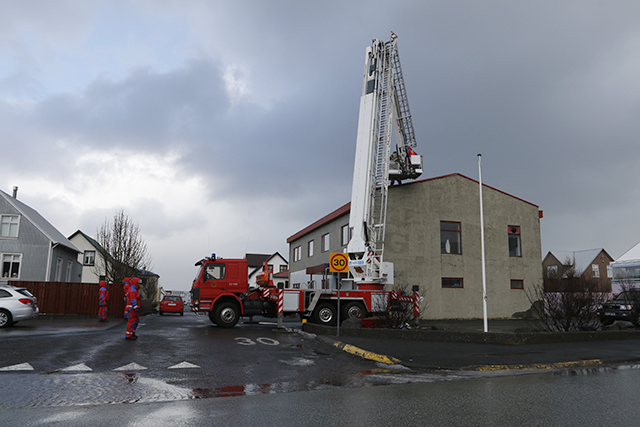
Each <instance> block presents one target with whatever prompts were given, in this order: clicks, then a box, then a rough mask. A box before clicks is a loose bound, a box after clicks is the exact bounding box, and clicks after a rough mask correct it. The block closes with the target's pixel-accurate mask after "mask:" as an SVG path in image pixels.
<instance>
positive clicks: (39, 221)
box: [0, 190, 80, 252]
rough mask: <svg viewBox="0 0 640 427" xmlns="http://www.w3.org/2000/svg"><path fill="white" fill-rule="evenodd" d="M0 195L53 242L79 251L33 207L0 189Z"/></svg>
mask: <svg viewBox="0 0 640 427" xmlns="http://www.w3.org/2000/svg"><path fill="white" fill-rule="evenodd" d="M0 197H3V198H4V199H5V200H6V201H7V202H9V204H11V205H12V206H13V207H14V208H15V209H16V210H17V211H18V212H20V213H21V214H22V215H24V216H25V217H26V218H27V219H28V220H29V221H31V223H32V224H33V225H34V226H35V227H36V228H37V229H38V230H40V232H41V233H42V234H44V235H45V236H46V237H47V238H48V239H49V240H50V241H51V242H52V243H53V244H59V245H62V246H65V247H67V248H69V249H71V250H73V251H76V252H80V251H79V250H78V248H76V246H75V245H74V244H73V243H71V241H70V240H69V239H67V238H66V237H64V235H63V234H62V233H60V232H59V231H58V230H57V229H56V228H55V227H54V226H53V225H51V223H50V222H49V221H47V220H46V219H44V217H43V216H42V215H40V214H39V213H38V212H37V211H36V210H35V209H33V208H31V207H29V206H27V205H25V204H24V203H22V202H21V201H20V200H18V199H16V198H14V197H12V196H10V195H8V194H7V193H5V192H4V191H2V190H0Z"/></svg>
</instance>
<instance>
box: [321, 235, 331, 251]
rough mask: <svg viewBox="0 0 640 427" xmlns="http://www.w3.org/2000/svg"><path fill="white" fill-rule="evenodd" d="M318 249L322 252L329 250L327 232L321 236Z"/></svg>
mask: <svg viewBox="0 0 640 427" xmlns="http://www.w3.org/2000/svg"><path fill="white" fill-rule="evenodd" d="M320 250H321V251H322V252H327V251H328V250H329V233H327V234H325V235H323V236H322V240H321V243H320Z"/></svg>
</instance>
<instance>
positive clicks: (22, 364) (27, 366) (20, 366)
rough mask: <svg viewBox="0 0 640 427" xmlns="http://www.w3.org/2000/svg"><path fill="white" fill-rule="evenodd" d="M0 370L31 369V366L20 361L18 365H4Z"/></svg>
mask: <svg viewBox="0 0 640 427" xmlns="http://www.w3.org/2000/svg"><path fill="white" fill-rule="evenodd" d="M0 371H33V366H31V365H29V364H28V363H20V364H19V365H12V366H5V367H4V368H0Z"/></svg>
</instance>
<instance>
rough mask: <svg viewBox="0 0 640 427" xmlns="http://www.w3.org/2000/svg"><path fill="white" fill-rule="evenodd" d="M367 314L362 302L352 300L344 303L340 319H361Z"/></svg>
mask: <svg viewBox="0 0 640 427" xmlns="http://www.w3.org/2000/svg"><path fill="white" fill-rule="evenodd" d="M366 315H367V311H366V310H365V308H364V306H363V305H362V303H359V302H355V301H352V302H350V303H348V304H347V305H345V307H344V310H343V311H342V317H343V319H342V320H347V319H350V318H354V319H362V318H364V317H365V316H366Z"/></svg>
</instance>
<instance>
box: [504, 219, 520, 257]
mask: <svg viewBox="0 0 640 427" xmlns="http://www.w3.org/2000/svg"><path fill="white" fill-rule="evenodd" d="M507 235H508V239H509V240H508V245H509V246H508V247H509V256H510V257H514V258H522V233H521V229H520V226H519V225H508V226H507ZM512 237H514V238H515V239H514V240H515V241H516V242H517V245H516V246H515V248H514V251H513V252H514V253H515V254H514V253H512V250H511V241H512Z"/></svg>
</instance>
